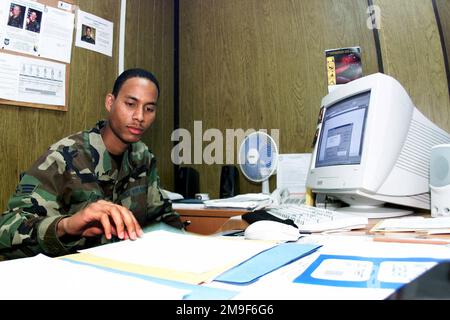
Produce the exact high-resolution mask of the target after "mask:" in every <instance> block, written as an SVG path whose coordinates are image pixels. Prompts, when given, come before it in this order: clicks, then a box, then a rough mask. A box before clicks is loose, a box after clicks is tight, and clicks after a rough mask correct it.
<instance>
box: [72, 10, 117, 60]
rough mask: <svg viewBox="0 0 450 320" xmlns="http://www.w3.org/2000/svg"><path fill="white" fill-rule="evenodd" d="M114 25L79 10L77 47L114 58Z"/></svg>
mask: <svg viewBox="0 0 450 320" xmlns="http://www.w3.org/2000/svg"><path fill="white" fill-rule="evenodd" d="M113 31H114V24H113V23H112V22H110V21H108V20H105V19H102V18H100V17H97V16H95V15H93V14H90V13H87V12H84V11H82V10H78V14H77V35H76V41H75V45H76V46H77V47H81V48H84V49H88V50H92V51H96V52H99V53H102V54H104V55H107V56H110V57H112V49H113Z"/></svg>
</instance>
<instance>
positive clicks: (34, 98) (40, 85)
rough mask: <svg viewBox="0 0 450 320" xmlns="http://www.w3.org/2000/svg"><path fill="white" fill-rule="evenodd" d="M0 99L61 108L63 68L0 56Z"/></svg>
mask: <svg viewBox="0 0 450 320" xmlns="http://www.w3.org/2000/svg"><path fill="white" fill-rule="evenodd" d="M0 79H2V81H1V83H0V98H1V99H6V100H13V101H22V102H29V103H40V104H47V105H57V106H64V105H65V103H66V66H65V65H64V64H62V63H56V62H50V61H45V60H42V59H36V58H27V57H23V56H15V55H12V54H5V53H0Z"/></svg>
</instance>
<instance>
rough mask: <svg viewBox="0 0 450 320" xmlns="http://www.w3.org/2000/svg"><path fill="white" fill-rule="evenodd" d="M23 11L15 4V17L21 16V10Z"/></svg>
mask: <svg viewBox="0 0 450 320" xmlns="http://www.w3.org/2000/svg"><path fill="white" fill-rule="evenodd" d="M21 11H22V10H21V9H20V7H19V6H14V8H13V15H14V17H18V16H20V12H21Z"/></svg>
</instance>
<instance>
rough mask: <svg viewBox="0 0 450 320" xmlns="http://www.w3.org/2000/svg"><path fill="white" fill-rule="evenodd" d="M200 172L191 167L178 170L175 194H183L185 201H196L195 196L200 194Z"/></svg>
mask: <svg viewBox="0 0 450 320" xmlns="http://www.w3.org/2000/svg"><path fill="white" fill-rule="evenodd" d="M199 185H200V184H199V175H198V171H197V170H195V169H194V168H190V167H180V168H178V172H177V177H176V179H175V192H176V193H179V194H181V195H182V196H183V197H184V198H185V199H194V198H195V194H196V193H199V192H200V190H199V189H200V187H199Z"/></svg>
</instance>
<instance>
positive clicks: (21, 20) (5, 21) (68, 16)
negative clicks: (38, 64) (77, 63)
mask: <svg viewBox="0 0 450 320" xmlns="http://www.w3.org/2000/svg"><path fill="white" fill-rule="evenodd" d="M73 26H74V14H73V13H70V12H67V11H64V10H60V9H56V8H52V7H49V6H45V5H43V4H41V3H38V2H35V1H25V0H13V1H3V0H2V1H1V3H0V48H1V49H6V50H11V51H16V52H20V53H26V54H30V55H34V56H38V57H42V58H48V59H52V60H57V61H62V62H65V63H70V59H71V52H72V40H73Z"/></svg>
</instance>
